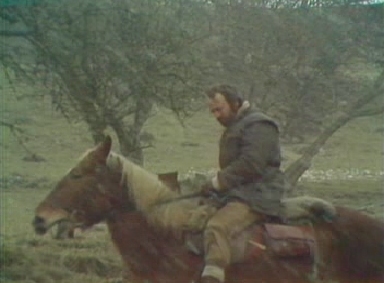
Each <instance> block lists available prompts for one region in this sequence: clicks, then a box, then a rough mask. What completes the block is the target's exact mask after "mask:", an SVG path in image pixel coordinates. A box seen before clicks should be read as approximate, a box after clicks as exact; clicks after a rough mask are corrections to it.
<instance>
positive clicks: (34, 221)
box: [33, 216, 45, 226]
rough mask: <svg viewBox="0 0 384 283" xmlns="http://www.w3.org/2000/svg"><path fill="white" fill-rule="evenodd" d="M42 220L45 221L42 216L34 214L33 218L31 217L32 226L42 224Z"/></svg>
mask: <svg viewBox="0 0 384 283" xmlns="http://www.w3.org/2000/svg"><path fill="white" fill-rule="evenodd" d="M44 222H45V220H44V218H42V217H40V216H35V219H33V225H34V226H39V225H43V224H44Z"/></svg>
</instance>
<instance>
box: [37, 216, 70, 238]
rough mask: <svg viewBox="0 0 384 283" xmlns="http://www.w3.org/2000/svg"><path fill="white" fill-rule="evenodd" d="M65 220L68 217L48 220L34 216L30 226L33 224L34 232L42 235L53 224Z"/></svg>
mask: <svg viewBox="0 0 384 283" xmlns="http://www.w3.org/2000/svg"><path fill="white" fill-rule="evenodd" d="M65 221H68V219H66V218H61V219H56V220H55V221H52V222H49V221H47V220H45V219H44V218H43V217H40V216H35V218H34V219H33V221H32V226H33V228H34V230H35V233H36V234H38V235H44V234H46V233H47V232H48V231H49V229H51V228H52V227H53V226H55V225H58V224H59V223H61V222H65Z"/></svg>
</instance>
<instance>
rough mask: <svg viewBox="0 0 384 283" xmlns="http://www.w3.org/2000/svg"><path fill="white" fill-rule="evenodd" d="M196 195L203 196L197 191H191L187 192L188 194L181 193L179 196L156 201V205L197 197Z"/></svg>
mask: <svg viewBox="0 0 384 283" xmlns="http://www.w3.org/2000/svg"><path fill="white" fill-rule="evenodd" d="M198 197H204V196H203V195H202V193H200V192H197V193H192V194H188V195H182V196H179V197H176V198H171V199H167V200H163V201H160V202H158V203H156V205H163V204H168V203H172V202H176V201H180V200H185V199H193V198H198Z"/></svg>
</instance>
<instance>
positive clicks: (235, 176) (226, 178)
mask: <svg viewBox="0 0 384 283" xmlns="http://www.w3.org/2000/svg"><path fill="white" fill-rule="evenodd" d="M278 139H279V133H278V129H277V128H276V126H275V125H273V124H272V123H270V122H265V121H263V122H260V121H257V122H252V123H250V124H248V125H246V127H245V128H244V129H243V133H242V135H241V137H240V141H239V142H240V145H239V147H240V152H239V155H238V158H237V159H236V160H234V161H233V162H232V163H231V164H229V165H228V166H227V167H225V168H222V169H221V170H220V171H219V172H218V173H217V179H218V185H219V189H220V190H227V189H231V188H233V187H236V186H239V185H241V184H244V183H248V182H251V181H254V180H257V179H259V178H261V177H262V176H263V175H264V174H265V172H266V168H267V166H268V164H269V162H270V160H271V158H272V157H271V156H272V155H274V154H275V153H276V150H277V148H278V146H277V145H278V143H279V141H278Z"/></svg>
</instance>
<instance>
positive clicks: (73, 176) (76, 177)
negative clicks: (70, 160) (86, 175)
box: [71, 174, 82, 179]
mask: <svg viewBox="0 0 384 283" xmlns="http://www.w3.org/2000/svg"><path fill="white" fill-rule="evenodd" d="M71 177H72V179H80V178H81V177H82V176H81V175H80V174H71Z"/></svg>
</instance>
